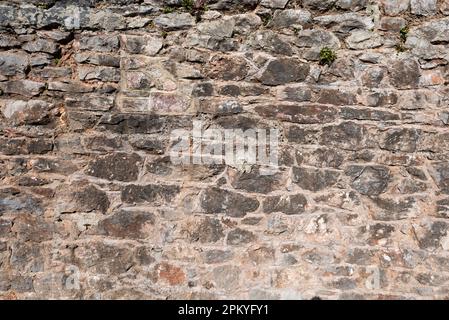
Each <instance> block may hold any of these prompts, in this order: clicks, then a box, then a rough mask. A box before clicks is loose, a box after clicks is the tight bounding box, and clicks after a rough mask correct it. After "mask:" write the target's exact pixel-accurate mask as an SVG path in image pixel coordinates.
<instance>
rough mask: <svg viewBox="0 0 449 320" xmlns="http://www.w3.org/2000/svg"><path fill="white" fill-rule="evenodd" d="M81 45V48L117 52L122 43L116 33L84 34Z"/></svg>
mask: <svg viewBox="0 0 449 320" xmlns="http://www.w3.org/2000/svg"><path fill="white" fill-rule="evenodd" d="M79 46H80V49H81V50H92V51H100V52H116V51H117V50H118V49H119V46H120V43H119V39H118V36H116V35H109V34H105V35H97V36H89V35H82V36H81V38H80V44H79Z"/></svg>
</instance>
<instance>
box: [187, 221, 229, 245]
mask: <svg viewBox="0 0 449 320" xmlns="http://www.w3.org/2000/svg"><path fill="white" fill-rule="evenodd" d="M223 231H224V229H223V226H222V224H221V223H220V220H218V219H214V218H209V217H206V218H205V219H202V220H201V221H200V222H199V223H197V224H195V225H194V226H193V228H192V229H191V230H189V239H190V241H192V242H197V241H198V242H200V243H214V242H217V241H219V240H220V239H222V238H224V233H223Z"/></svg>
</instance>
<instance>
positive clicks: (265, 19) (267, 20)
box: [261, 14, 273, 26]
mask: <svg viewBox="0 0 449 320" xmlns="http://www.w3.org/2000/svg"><path fill="white" fill-rule="evenodd" d="M261 18H262V23H263V25H264V26H267V25H268V24H269V23H270V22H271V20H272V19H273V17H272V16H271V15H269V14H267V15H263V16H261Z"/></svg>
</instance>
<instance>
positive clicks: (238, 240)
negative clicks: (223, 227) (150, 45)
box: [226, 228, 256, 246]
mask: <svg viewBox="0 0 449 320" xmlns="http://www.w3.org/2000/svg"><path fill="white" fill-rule="evenodd" d="M255 240H256V236H255V235H254V233H252V232H251V231H248V230H243V229H239V228H237V229H234V230H232V231H229V233H228V237H227V240H226V243H227V244H229V245H233V246H238V245H243V244H248V243H250V242H253V241H255Z"/></svg>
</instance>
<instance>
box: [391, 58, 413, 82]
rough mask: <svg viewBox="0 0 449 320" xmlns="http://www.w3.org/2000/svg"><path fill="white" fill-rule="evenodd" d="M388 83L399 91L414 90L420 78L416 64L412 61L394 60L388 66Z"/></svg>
mask: <svg viewBox="0 0 449 320" xmlns="http://www.w3.org/2000/svg"><path fill="white" fill-rule="evenodd" d="M389 72H390V82H391V84H392V85H394V86H395V87H397V88H399V89H408V88H416V87H417V86H418V84H419V79H420V76H421V72H420V68H419V64H418V62H416V61H415V60H414V59H403V60H395V61H393V62H392V63H391V64H390V67H389Z"/></svg>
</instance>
